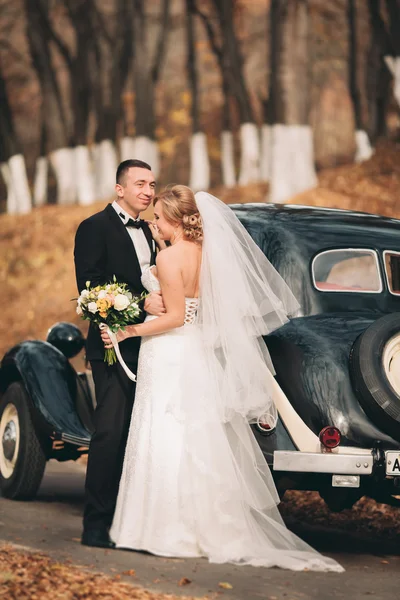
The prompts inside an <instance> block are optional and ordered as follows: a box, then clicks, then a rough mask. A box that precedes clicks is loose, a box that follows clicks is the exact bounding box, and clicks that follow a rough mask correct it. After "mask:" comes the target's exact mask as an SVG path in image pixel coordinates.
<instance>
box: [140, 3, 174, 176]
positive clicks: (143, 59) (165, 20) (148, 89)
mask: <svg viewBox="0 0 400 600" xmlns="http://www.w3.org/2000/svg"><path fill="white" fill-rule="evenodd" d="M133 3H134V19H133V22H134V36H133V37H134V50H133V55H134V68H133V82H134V88H135V129H136V138H135V140H134V145H133V151H134V152H135V155H136V158H140V159H141V160H144V161H146V162H148V163H149V164H150V165H151V167H152V170H153V173H154V174H155V176H156V177H157V176H158V174H159V171H160V154H159V149H158V145H157V142H156V137H155V127H156V119H155V98H154V94H155V89H156V86H157V83H158V79H159V76H160V71H161V67H162V64H163V60H164V56H165V47H166V43H167V38H168V32H169V15H170V0H163V2H162V8H161V15H160V27H159V32H158V37H157V40H156V43H155V52H154V56H153V57H152V51H151V48H150V40H149V32H148V27H149V26H148V18H149V17H148V15H147V14H146V9H145V5H146V3H145V2H144V0H133Z"/></svg>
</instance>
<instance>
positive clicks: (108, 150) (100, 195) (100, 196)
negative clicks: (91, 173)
mask: <svg viewBox="0 0 400 600" xmlns="http://www.w3.org/2000/svg"><path fill="white" fill-rule="evenodd" d="M94 160H95V182H96V197H97V200H108V199H110V198H112V196H114V195H115V174H116V172H117V167H118V158H117V151H116V149H115V145H114V143H113V142H112V141H111V140H103V141H102V142H100V143H99V144H97V145H96V146H95V148H94Z"/></svg>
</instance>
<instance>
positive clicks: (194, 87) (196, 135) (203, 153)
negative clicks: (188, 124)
mask: <svg viewBox="0 0 400 600" xmlns="http://www.w3.org/2000/svg"><path fill="white" fill-rule="evenodd" d="M195 12H196V7H195V2H194V0H186V33H187V48H188V54H187V72H188V78H189V84H190V89H191V92H192V106H191V117H192V138H191V141H190V179H189V186H190V187H191V188H192V190H194V191H195V192H197V191H199V190H207V189H208V188H209V187H210V162H209V158H208V150H207V137H206V134H205V133H204V132H203V131H202V130H201V127H200V115H199V91H198V74H197V60H196V59H197V56H196V49H195V45H196V34H195V25H194V15H195Z"/></svg>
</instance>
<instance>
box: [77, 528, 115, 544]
mask: <svg viewBox="0 0 400 600" xmlns="http://www.w3.org/2000/svg"><path fill="white" fill-rule="evenodd" d="M81 544H83V545H84V546H95V547H97V548H115V544H114V542H112V541H111V540H110V536H109V535H108V533H107V531H106V530H105V529H89V530H87V531H84V532H83V533H82V539H81Z"/></svg>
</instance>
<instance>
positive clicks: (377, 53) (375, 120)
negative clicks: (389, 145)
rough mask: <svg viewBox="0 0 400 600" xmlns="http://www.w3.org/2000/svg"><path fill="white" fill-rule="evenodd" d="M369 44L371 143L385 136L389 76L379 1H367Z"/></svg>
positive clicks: (388, 47)
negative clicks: (385, 60) (385, 58)
mask: <svg viewBox="0 0 400 600" xmlns="http://www.w3.org/2000/svg"><path fill="white" fill-rule="evenodd" d="M368 9H369V17H370V28H371V42H370V50H369V54H368V61H367V98H368V119H369V126H368V131H369V134H370V136H371V139H372V140H373V141H376V139H377V138H379V137H383V136H385V135H386V110H387V105H388V99H389V89H390V84H391V76H390V72H389V69H388V67H387V66H386V64H385V62H384V56H385V55H387V54H390V52H391V47H390V40H389V36H388V34H387V31H386V26H385V23H384V21H383V19H382V15H381V11H380V0H368Z"/></svg>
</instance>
